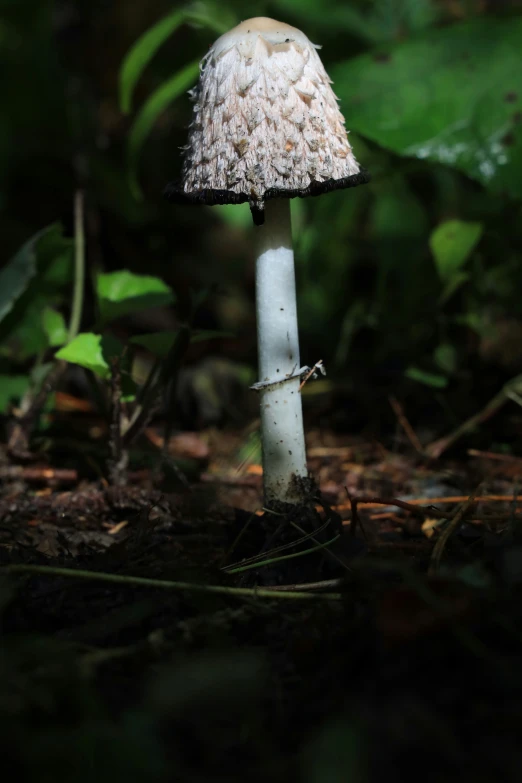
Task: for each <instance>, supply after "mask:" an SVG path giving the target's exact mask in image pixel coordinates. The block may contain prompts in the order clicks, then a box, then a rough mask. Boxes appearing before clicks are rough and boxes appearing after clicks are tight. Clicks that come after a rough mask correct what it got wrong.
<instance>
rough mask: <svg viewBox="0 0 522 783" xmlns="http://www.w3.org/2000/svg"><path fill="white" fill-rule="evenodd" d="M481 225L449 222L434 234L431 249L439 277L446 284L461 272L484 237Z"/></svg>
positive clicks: (461, 221)
mask: <svg viewBox="0 0 522 783" xmlns="http://www.w3.org/2000/svg"><path fill="white" fill-rule="evenodd" d="M482 231H483V228H482V224H481V223H465V222H464V221H463V220H447V221H446V222H445V223H441V225H440V226H437V228H436V229H435V230H434V231H433V232H432V234H431V236H430V240H429V242H430V248H431V252H432V253H433V257H434V259H435V266H436V267H437V272H438V273H439V277H440V279H441V280H442V282H444V283H450V282H451V280H452V279H453V278H454V277H455V275H456V274H458V273H459V272H460V271H461V267H462V266H463V265H464V264H465V263H466V261H467V260H468V258H469V256H470V255H471V253H472V252H473V250H474V249H475V247H476V246H477V244H478V242H479V240H480V238H481V236H482Z"/></svg>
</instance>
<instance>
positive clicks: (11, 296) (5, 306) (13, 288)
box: [0, 229, 48, 321]
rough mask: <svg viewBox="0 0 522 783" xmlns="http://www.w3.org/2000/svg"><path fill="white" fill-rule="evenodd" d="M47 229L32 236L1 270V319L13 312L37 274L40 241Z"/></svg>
mask: <svg viewBox="0 0 522 783" xmlns="http://www.w3.org/2000/svg"><path fill="white" fill-rule="evenodd" d="M46 231H48V229H44V230H43V231H39V232H38V233H37V234H35V235H34V236H33V237H31V239H30V240H29V241H28V242H26V243H25V245H23V246H22V247H21V248H20V250H19V251H18V252H17V253H16V255H15V256H14V257H13V258H12V259H11V260H10V261H9V263H8V264H7V266H6V267H5V268H4V269H2V271H1V272H0V321H1V320H2V319H3V318H5V316H6V315H7V314H8V313H10V312H11V310H12V309H13V307H14V305H15V302H16V301H17V299H18V298H19V297H20V296H21V295H22V294H23V293H24V291H25V290H26V289H27V287H28V285H29V283H30V282H31V280H32V278H33V277H34V276H35V274H36V255H37V250H38V243H39V241H40V240H41V239H42V237H43V236H44V234H45V232H46Z"/></svg>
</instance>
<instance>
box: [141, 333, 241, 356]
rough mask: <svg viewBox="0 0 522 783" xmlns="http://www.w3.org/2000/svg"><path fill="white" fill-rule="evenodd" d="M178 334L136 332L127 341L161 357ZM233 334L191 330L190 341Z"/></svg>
mask: <svg viewBox="0 0 522 783" xmlns="http://www.w3.org/2000/svg"><path fill="white" fill-rule="evenodd" d="M178 334H179V332H178V331H175V332H151V333H150V334H138V335H136V336H135V337H131V338H130V340H129V342H131V343H133V344H134V345H141V346H142V347H143V348H146V349H147V350H148V351H150V352H151V353H152V354H154V356H157V357H158V358H160V359H163V358H164V357H165V356H167V355H168V353H169V351H170V350H171V348H172V346H173V345H174V341H175V339H176V337H177V336H178ZM233 336H234V335H233V334H231V333H230V332H218V331H211V330H201V331H195V332H192V334H191V337H190V342H191V343H199V342H203V341H204V340H215V339H219V338H223V337H233Z"/></svg>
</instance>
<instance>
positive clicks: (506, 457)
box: [468, 449, 522, 466]
mask: <svg viewBox="0 0 522 783" xmlns="http://www.w3.org/2000/svg"><path fill="white" fill-rule="evenodd" d="M468 456H470V457H478V458H479V459H490V460H495V461H498V462H509V463H510V464H511V465H517V466H522V458H521V457H515V456H513V454H497V453H496V452H495V451H479V449H468Z"/></svg>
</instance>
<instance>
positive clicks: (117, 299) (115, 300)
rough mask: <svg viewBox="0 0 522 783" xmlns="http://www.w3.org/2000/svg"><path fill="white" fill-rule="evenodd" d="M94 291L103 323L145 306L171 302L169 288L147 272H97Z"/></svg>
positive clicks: (157, 305) (170, 290) (124, 270)
mask: <svg viewBox="0 0 522 783" xmlns="http://www.w3.org/2000/svg"><path fill="white" fill-rule="evenodd" d="M96 293H97V296H98V302H99V305H100V314H101V317H102V320H103V321H104V322H105V323H106V322H107V321H112V320H114V319H115V318H121V317H122V316H124V315H129V314H130V313H136V312H138V311H139V310H145V309H146V308H148V307H161V306H163V305H167V304H171V303H172V302H173V301H174V294H173V292H172V289H171V288H170V287H169V286H168V285H167V284H166V283H164V282H163V280H160V278H159V277H151V276H150V275H136V274H134V273H133V272H129V271H128V270H127V269H122V270H120V271H119V272H110V273H108V274H101V275H99V276H98V278H97V281H96Z"/></svg>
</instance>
